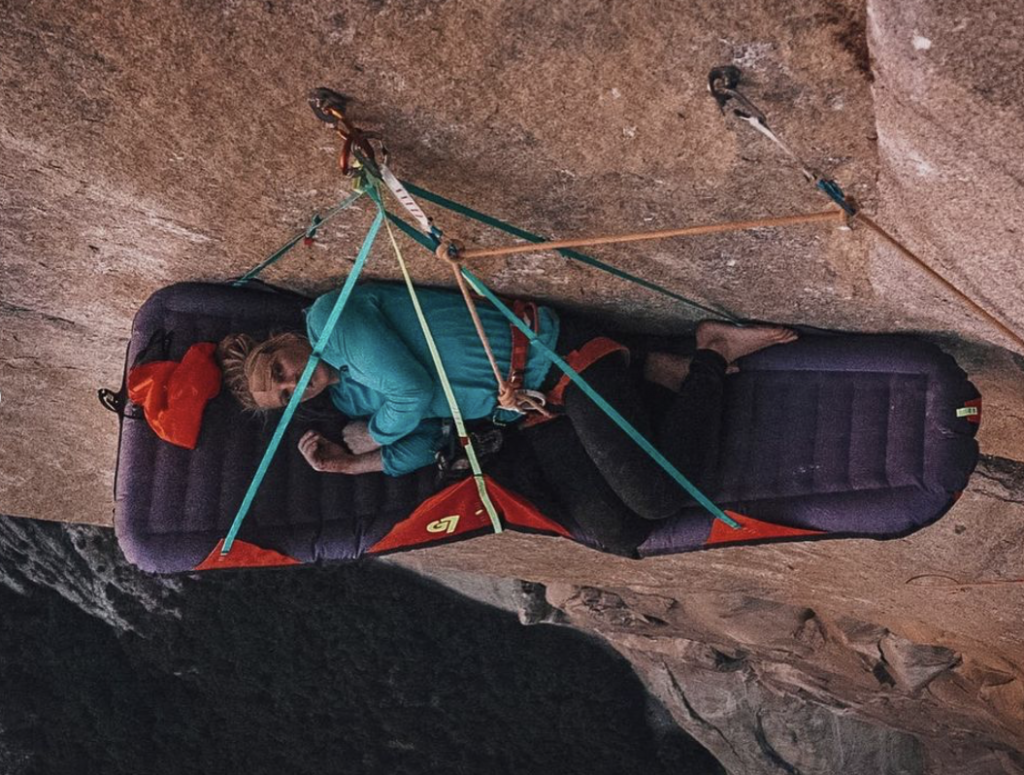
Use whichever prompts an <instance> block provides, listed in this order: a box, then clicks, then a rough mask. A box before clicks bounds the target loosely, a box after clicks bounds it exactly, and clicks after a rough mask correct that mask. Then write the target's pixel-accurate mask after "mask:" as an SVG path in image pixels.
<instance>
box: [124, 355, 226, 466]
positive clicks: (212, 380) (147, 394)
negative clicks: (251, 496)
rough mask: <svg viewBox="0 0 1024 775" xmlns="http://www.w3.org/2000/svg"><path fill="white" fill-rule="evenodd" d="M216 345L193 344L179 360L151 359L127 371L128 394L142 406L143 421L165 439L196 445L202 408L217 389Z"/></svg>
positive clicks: (218, 391) (219, 380)
mask: <svg viewBox="0 0 1024 775" xmlns="http://www.w3.org/2000/svg"><path fill="white" fill-rule="evenodd" d="M216 349H217V345H216V344H214V343H213V342H201V343H199V344H194V345H192V346H191V347H190V348H189V349H188V352H186V353H185V356H184V357H183V358H182V359H181V362H180V363H177V362H175V361H154V362H152V363H146V364H143V365H141V366H136V367H135V368H133V369H132V370H131V372H130V373H129V374H128V397H129V398H130V399H131V400H132V402H133V403H136V404H138V405H139V406H141V407H142V410H143V413H144V414H145V417H146V422H147V423H149V427H150V428H152V429H153V431H154V433H156V435H157V436H159V437H160V438H161V439H163V440H164V441H167V442H170V443H171V444H176V445H177V446H179V447H185V448H186V449H195V448H196V442H197V441H198V440H199V430H200V428H201V426H202V422H203V410H204V409H205V408H206V404H207V402H208V401H210V399H212V398H214V397H216V396H217V394H218V393H220V384H221V372H220V368H219V367H218V366H217V362H216V360H215V359H214V352H215V351H216Z"/></svg>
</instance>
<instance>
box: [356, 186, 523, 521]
mask: <svg viewBox="0 0 1024 775" xmlns="http://www.w3.org/2000/svg"><path fill="white" fill-rule="evenodd" d="M370 197H371V198H372V199H373V200H374V201H375V202H376V203H377V206H378V207H379V208H380V213H379V216H378V217H383V216H384V204H383V203H382V202H381V201H380V198H379V197H380V193H379V191H377V190H376V187H374V189H373V190H371V192H370ZM385 225H386V226H387V230H388V237H390V238H391V247H392V248H394V251H395V258H396V259H397V260H398V266H399V267H400V268H401V270H402V277H403V278H404V279H405V287H406V288H408V289H409V298H410V299H411V300H412V306H413V309H415V310H416V318H417V319H418V320H419V323H420V329H421V330H422V331H423V338H424V339H426V340H427V347H428V348H429V349H430V357H431V358H432V359H433V361H434V368H435V369H436V370H437V376H438V378H439V379H440V380H441V387H442V389H443V390H444V397H445V398H446V399H448V407H449V409H450V410H451V413H452V419H453V420H454V421H455V429H456V431H457V432H458V434H459V439H460V441H461V442H462V445H463V447H464V448H465V450H466V457H467V458H468V460H469V465H470V468H471V469H472V471H473V480H474V481H475V482H476V489H477V492H478V493H479V495H480V501H481V502H482V503H483V505H484V509H485V510H486V511H487V516H488V517H489V518H490V520H491V527H492V528H493V529H494V532H495V533H501V532H503V529H502V526H501V518H500V517H499V516H498V511H497V509H495V508H494V504H493V503H492V502H491V496H490V494H489V493H488V492H487V483H486V481H485V480H484V474H483V470H481V468H480V461H479V460H478V459H477V456H476V450H475V449H473V442H472V440H471V439H470V437H469V433H467V432H466V423H465V422H464V421H463V418H462V411H461V410H460V409H459V404H458V401H456V399H455V391H453V390H452V385H451V382H450V381H449V379H448V373H447V372H446V371H445V368H444V363H443V362H442V360H441V353H440V351H439V350H438V349H437V342H435V341H434V335H433V334H432V333H431V331H430V324H429V323H427V318H426V315H424V314H423V308H422V307H421V306H420V300H419V297H418V296H417V295H416V287H415V286H414V285H413V282H412V277H411V276H410V275H409V269H408V267H407V266H406V264H405V259H404V258H403V257H402V250H401V248H399V247H398V241H397V240H396V239H395V233H394V232H393V231H392V230H391V224H390V223H387V222H386V221H385Z"/></svg>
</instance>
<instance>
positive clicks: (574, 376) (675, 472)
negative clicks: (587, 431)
mask: <svg viewBox="0 0 1024 775" xmlns="http://www.w3.org/2000/svg"><path fill="white" fill-rule="evenodd" d="M462 274H463V276H464V277H465V278H466V279H467V280H468V281H469V283H470V284H471V285H472V286H473V290H475V291H476V292H477V293H479V294H480V295H481V296H484V297H485V298H486V299H487V300H488V301H490V302H491V304H493V305H494V306H495V307H497V308H498V309H499V310H500V311H501V313H502V314H503V315H504V316H505V317H506V318H508V321H509V322H510V323H511V324H512V325H514V326H515V327H516V328H518V329H519V330H520V331H522V332H523V334H524V335H525V336H526V338H527V339H529V340H530V344H531V345H536V346H537V348H538V349H539V350H540V351H541V352H542V353H543V354H544V357H546V358H547V359H548V360H550V361H551V362H552V363H554V364H555V365H556V366H557V367H558V368H559V369H561V370H562V372H563V373H564V374H565V375H566V376H568V377H569V379H571V380H572V381H573V382H574V383H575V384H576V385H577V387H579V388H580V390H582V391H583V392H584V393H586V394H587V395H588V396H589V397H590V399H591V400H592V401H593V402H594V403H595V404H597V405H598V406H599V407H600V408H601V410H602V411H603V412H604V413H605V414H606V415H608V416H609V417H610V418H611V419H612V420H613V421H614V422H615V424H616V425H618V426H619V427H620V428H622V430H623V431H625V432H626V434H627V435H628V436H629V437H630V438H631V439H633V441H635V442H636V443H637V444H638V445H639V446H640V448H641V449H642V450H643V451H644V452H646V453H647V454H648V455H650V456H651V458H652V459H653V460H654V462H656V463H657V464H658V465H659V466H661V468H662V469H664V471H665V472H666V473H667V474H668V475H669V476H671V477H672V478H673V479H674V480H675V481H676V482H677V483H678V484H679V485H680V486H681V487H682V488H683V489H684V490H686V491H687V492H688V493H690V495H691V496H693V498H694V500H696V501H697V502H698V503H699V504H700V505H701V506H703V507H704V508H705V509H707V510H708V511H709V512H710V513H711V516H713V517H714V518H715V519H719V520H721V521H722V522H724V523H725V524H727V525H728V526H729V527H731V528H734V529H736V530H739V529H740V524H739V523H738V522H737V521H736V520H734V519H733V518H732V517H730V516H729V515H727V514H726V513H725V512H724V511H722V510H721V509H720V508H718V506H716V505H715V504H714V503H712V502H711V501H710V500H709V499H708V498H707V496H705V495H704V493H702V492H701V491H700V490H698V489H697V488H696V487H695V486H694V485H693V484H692V483H691V482H690V480H689V479H687V478H686V477H685V476H684V475H683V474H682V472H681V471H680V470H679V469H678V468H676V467H675V466H674V465H672V463H670V462H669V461H668V459H667V458H666V457H665V456H664V455H662V454H661V453H660V452H659V451H658V450H657V449H655V447H654V445H653V444H651V442H649V441H648V440H647V439H646V438H644V436H643V435H642V434H641V433H640V431H638V430H637V429H636V428H634V427H633V425H632V424H631V423H630V422H629V421H628V420H627V419H626V418H625V417H623V416H622V415H621V414H619V412H618V411H617V410H616V409H615V407H613V406H612V405H611V404H609V403H608V402H607V401H606V400H605V399H604V398H603V397H602V396H601V394H600V393H598V392H597V391H596V390H594V388H593V387H591V385H590V383H589V382H587V381H586V380H585V379H584V378H583V377H582V376H581V375H580V374H579V373H578V372H577V371H576V370H575V369H573V368H572V366H570V365H569V364H568V363H566V362H565V361H564V360H563V359H562V358H561V357H560V356H559V355H558V354H557V353H556V352H555V351H554V350H552V349H551V348H550V347H548V346H547V345H546V344H544V342H542V341H541V340H540V339H539V338H538V336H537V334H536V333H534V331H533V330H532V329H531V328H530V327H529V326H528V325H526V323H524V322H523V321H522V320H520V319H519V317H518V316H517V315H516V314H515V313H514V312H512V310H510V309H509V308H508V307H507V306H506V305H505V304H503V303H502V301H501V299H499V298H498V297H497V296H495V295H494V293H493V292H491V290H490V289H489V288H487V286H485V285H484V284H483V283H482V282H481V281H480V279H479V278H477V277H476V276H475V275H474V274H473V273H472V272H470V271H469V270H468V269H466V268H465V267H463V268H462Z"/></svg>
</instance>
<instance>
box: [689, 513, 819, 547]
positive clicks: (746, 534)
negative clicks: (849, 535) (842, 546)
mask: <svg viewBox="0 0 1024 775" xmlns="http://www.w3.org/2000/svg"><path fill="white" fill-rule="evenodd" d="M725 513H726V514H728V515H729V516H730V517H732V518H733V519H735V520H736V521H737V522H739V523H740V528H739V530H737V529H736V528H732V527H729V526H728V525H727V524H725V523H724V522H722V520H720V519H716V520H715V521H714V524H713V525H712V526H711V533H710V534H709V535H708V537H707V540H706V541H705V542H704V545H705V546H711V545H713V544H729V543H736V542H737V541H770V540H772V539H776V538H795V537H797V536H813V535H824V534H825V531H824V530H805V529H803V528H798V527H788V526H787V525H777V524H775V523H773V522H762V521H761V520H759V519H754V518H753V517H748V516H746V515H745V514H738V513H737V512H735V511H726V512H725Z"/></svg>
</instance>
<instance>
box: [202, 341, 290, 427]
mask: <svg viewBox="0 0 1024 775" xmlns="http://www.w3.org/2000/svg"><path fill="white" fill-rule="evenodd" d="M304 338H305V337H303V336H300V335H299V334H294V333H292V332H290V331H286V332H284V333H276V334H272V335H271V336H270V337H269V338H267V339H264V340H263V341H262V342H257V341H256V340H255V339H253V338H252V337H251V336H249V335H248V334H228V335H227V336H225V337H224V338H223V339H221V340H220V342H219V343H218V344H217V362H218V363H219V364H220V368H221V371H222V372H223V374H224V386H225V387H226V388H227V389H228V391H229V392H230V393H231V395H233V396H234V397H235V399H236V400H237V401H238V403H240V404H241V405H242V408H243V409H246V410H248V411H250V412H265V411H267V408H266V407H263V406H260V405H259V404H257V403H256V399H255V398H253V395H252V389H251V388H250V387H249V385H250V380H251V378H252V376H253V374H255V373H256V371H257V370H259V369H260V368H265V367H266V365H267V358H268V357H269V356H271V355H273V354H274V353H276V352H277V351H278V350H280V349H281V348H282V347H284V346H285V345H287V344H291V343H293V342H295V340H296V339H304Z"/></svg>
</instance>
